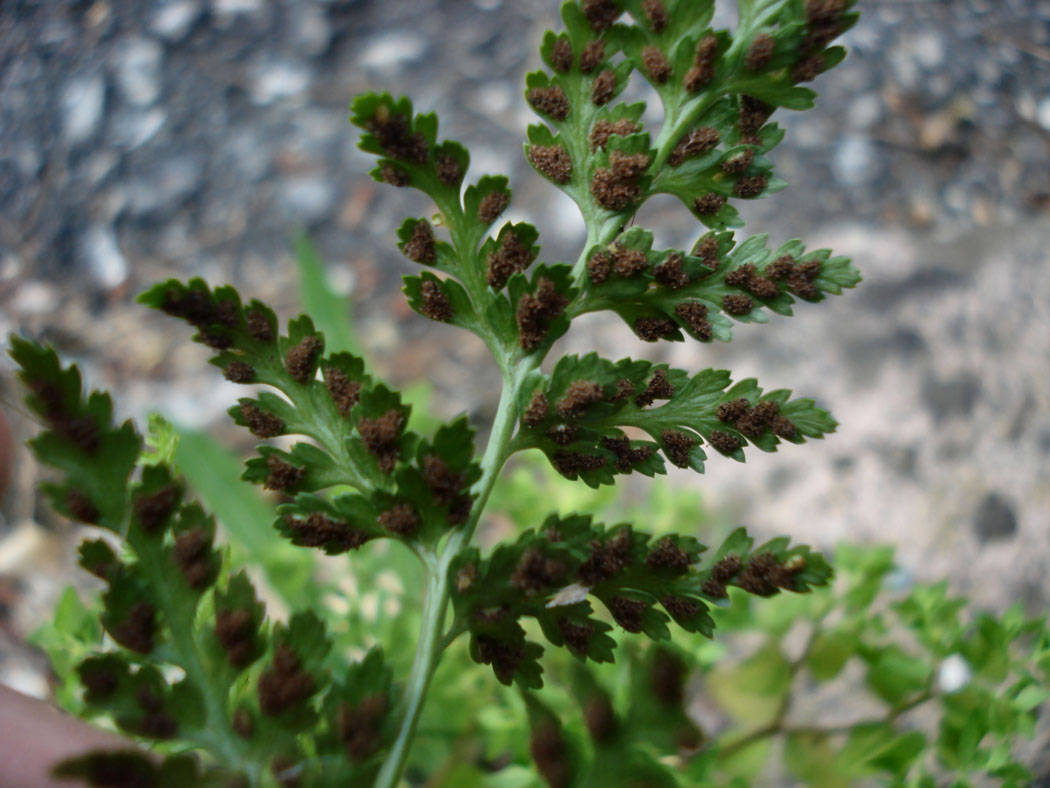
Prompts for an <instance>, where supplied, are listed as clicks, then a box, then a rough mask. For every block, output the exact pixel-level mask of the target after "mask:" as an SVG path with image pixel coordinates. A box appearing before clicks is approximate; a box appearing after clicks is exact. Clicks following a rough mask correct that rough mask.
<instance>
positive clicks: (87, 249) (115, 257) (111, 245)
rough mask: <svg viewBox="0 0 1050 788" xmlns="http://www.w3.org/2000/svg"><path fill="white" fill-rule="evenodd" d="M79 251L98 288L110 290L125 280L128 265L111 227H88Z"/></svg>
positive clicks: (98, 225) (97, 225)
mask: <svg viewBox="0 0 1050 788" xmlns="http://www.w3.org/2000/svg"><path fill="white" fill-rule="evenodd" d="M81 249H82V253H83V255H84V261H85V263H86V264H87V268H88V271H89V272H90V273H91V276H92V277H93V278H94V279H95V281H96V282H98V284H99V286H100V287H102V288H104V289H106V290H112V289H113V288H114V287H117V286H118V285H120V284H122V283H123V282H124V280H125V279H127V276H128V264H127V261H126V260H125V259H124V255H123V254H122V253H121V251H120V246H118V244H117V234H116V232H114V230H113V227H112V225H100V224H96V225H93V226H91V227H89V228H88V231H87V232H86V233H85V234H84V239H83V241H82V244H81Z"/></svg>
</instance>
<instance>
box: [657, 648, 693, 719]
mask: <svg viewBox="0 0 1050 788" xmlns="http://www.w3.org/2000/svg"><path fill="white" fill-rule="evenodd" d="M650 678H651V681H652V685H651V686H652V688H653V695H655V696H656V699H657V700H658V701H659V702H660V703H662V704H663V705H664V706H669V707H671V708H676V709H680V708H681V707H682V704H683V703H684V702H685V680H686V666H685V663H684V662H683V661H682V660H681V659H680V658H679V657H678V656H676V655H675V654H672V653H671V652H670V651H668V650H667V649H663V648H659V649H656V650H655V653H654V654H653V667H652V673H650Z"/></svg>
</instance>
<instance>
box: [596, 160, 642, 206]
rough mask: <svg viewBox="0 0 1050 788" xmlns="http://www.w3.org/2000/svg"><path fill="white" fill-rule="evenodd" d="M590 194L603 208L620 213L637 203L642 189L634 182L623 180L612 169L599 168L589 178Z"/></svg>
mask: <svg viewBox="0 0 1050 788" xmlns="http://www.w3.org/2000/svg"><path fill="white" fill-rule="evenodd" d="M591 194H593V195H594V199H595V200H597V201H598V204H599V205H601V206H602V207H603V208H608V209H609V210H610V211H622V210H624V209H626V208H628V207H629V206H630V205H631V204H632V203H634V202H637V201H638V198H639V197H641V196H642V189H641V187H640V186H639V185H638V184H637V183H635V182H634V181H632V180H624V179H623V178H621V177H620V176H619V175H617V174H616V173H615V172H613V170H612V169H610V168H608V167H599V168H598V169H597V170H595V172H594V177H593V178H591Z"/></svg>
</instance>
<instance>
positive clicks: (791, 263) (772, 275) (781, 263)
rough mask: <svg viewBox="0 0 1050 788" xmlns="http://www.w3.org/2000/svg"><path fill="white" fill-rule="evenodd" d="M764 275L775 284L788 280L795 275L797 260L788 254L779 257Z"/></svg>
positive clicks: (766, 269)
mask: <svg viewBox="0 0 1050 788" xmlns="http://www.w3.org/2000/svg"><path fill="white" fill-rule="evenodd" d="M762 273H763V274H765V276H766V278H767V279H769V280H771V281H774V282H779V281H780V280H782V279H787V278H788V277H789V276H792V275H793V274H794V273H795V259H794V258H793V257H792V256H791V255H788V254H786V255H783V256H782V257H778V258H777V259H776V260H774V261H773V262H771V263H770V264H769V265H767V266H766V268H765V270H764V271H763V272H762Z"/></svg>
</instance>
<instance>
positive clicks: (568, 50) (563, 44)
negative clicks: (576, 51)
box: [551, 38, 572, 74]
mask: <svg viewBox="0 0 1050 788" xmlns="http://www.w3.org/2000/svg"><path fill="white" fill-rule="evenodd" d="M551 68H553V69H554V70H555V71H560V72H561V73H562V74H564V73H565V72H566V71H568V70H569V69H570V68H572V44H570V43H569V41H568V39H565V38H559V39H558V40H557V41H555V42H554V46H553V47H551Z"/></svg>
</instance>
